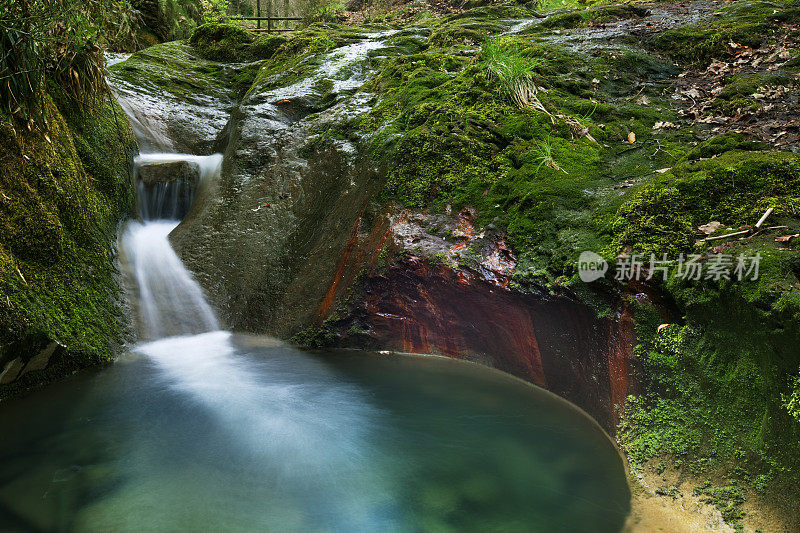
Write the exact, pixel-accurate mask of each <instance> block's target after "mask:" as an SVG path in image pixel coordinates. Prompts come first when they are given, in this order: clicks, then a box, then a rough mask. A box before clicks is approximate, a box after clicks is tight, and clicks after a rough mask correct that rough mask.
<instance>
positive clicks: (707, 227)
mask: <svg viewBox="0 0 800 533" xmlns="http://www.w3.org/2000/svg"><path fill="white" fill-rule="evenodd" d="M721 226H722V222H719V221H717V220H712V221H711V222H709V223H708V224H703V225H702V226H698V227H697V230H698V231H700V232H701V233H705V234H706V235H711V234H712V233H714V232H715V231H717V230H718V229H719V228H720V227H721Z"/></svg>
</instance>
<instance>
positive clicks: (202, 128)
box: [108, 42, 243, 155]
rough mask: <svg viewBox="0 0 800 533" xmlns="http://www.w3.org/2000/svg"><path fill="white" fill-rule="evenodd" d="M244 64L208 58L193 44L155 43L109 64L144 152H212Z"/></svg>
mask: <svg viewBox="0 0 800 533" xmlns="http://www.w3.org/2000/svg"><path fill="white" fill-rule="evenodd" d="M242 68H243V67H241V66H237V65H225V64H220V63H214V62H211V61H207V60H204V59H202V58H201V57H199V56H198V55H197V53H196V51H195V50H194V49H193V48H192V47H191V46H189V45H188V44H185V43H182V42H170V43H164V44H159V45H156V46H151V47H150V48H147V49H146V50H142V51H141V52H137V53H135V54H133V55H132V56H131V57H130V58H128V59H127V60H126V61H123V62H121V63H117V64H115V65H113V66H111V67H110V68H109V79H108V81H109V84H110V86H111V88H112V90H113V92H114V95H115V96H116V97H117V100H118V101H119V103H120V105H121V106H122V107H123V109H125V112H126V114H127V115H128V118H129V119H130V121H131V125H132V126H133V129H134V131H135V132H136V136H137V138H138V139H139V142H140V149H141V150H142V152H183V153H188V154H198V155H204V154H205V155H207V154H211V153H213V152H214V151H215V150H214V143H215V141H216V139H217V136H218V135H219V134H220V132H221V131H222V130H223V128H224V127H225V124H226V123H227V122H228V119H229V117H230V112H231V109H232V108H233V107H234V105H235V103H236V96H237V95H236V89H237V88H236V84H235V83H234V82H233V80H234V78H235V77H236V76H237V75H238V74H239V71H240V70H241V69H242Z"/></svg>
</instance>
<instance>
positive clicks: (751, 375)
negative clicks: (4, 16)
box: [111, 1, 800, 529]
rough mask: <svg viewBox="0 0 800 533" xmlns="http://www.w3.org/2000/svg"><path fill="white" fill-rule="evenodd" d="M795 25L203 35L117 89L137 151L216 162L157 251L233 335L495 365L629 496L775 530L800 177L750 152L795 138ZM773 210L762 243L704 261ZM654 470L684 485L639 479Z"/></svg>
mask: <svg viewBox="0 0 800 533" xmlns="http://www.w3.org/2000/svg"><path fill="white" fill-rule="evenodd" d="M797 9H798V8H796V7H795V6H794V4H792V3H790V2H780V3H779V4H773V3H766V2H733V3H723V2H706V1H701V2H692V3H688V4H674V3H656V4H643V5H637V6H613V5H612V6H596V7H591V8H587V9H579V10H560V11H556V12H551V13H548V14H547V16H545V17H542V16H540V15H539V14H537V13H535V12H534V11H532V10H531V9H529V8H527V7H525V6H519V5H496V6H488V7H479V8H476V9H472V10H468V11H465V12H463V13H458V14H454V15H448V16H445V17H441V18H437V19H433V20H428V19H424V18H420V19H418V20H412V21H407V22H406V23H404V24H373V25H367V26H363V27H349V26H337V25H314V26H311V27H309V28H308V29H306V30H303V31H302V32H298V33H297V34H295V35H293V36H291V37H289V38H281V37H265V38H259V39H257V40H255V41H254V42H253V40H252V39H250V38H249V37H246V36H244V37H243V36H242V35H241V34H240V33H237V31H236V30H234V29H231V28H228V27H221V28H216V29H215V30H214V31H208V29H207V28H206V31H205V33H203V32H200V34H196V37H195V38H193V39H192V42H191V43H187V42H173V43H166V44H162V45H157V46H154V47H151V48H149V49H147V50H144V51H142V52H139V53H137V54H134V55H133V56H132V57H131V58H130V59H128V60H126V61H124V62H121V63H118V64H116V65H114V66H113V67H111V72H112V75H111V81H112V85H113V86H114V88H115V91H116V92H117V95H118V97H119V99H120V102H121V103H122V104H123V106H127V107H129V108H131V109H135V111H134V112H133V113H132V115H133V116H134V119H133V123H134V124H133V125H134V129H135V130H137V132H138V133H140V135H142V134H144V136H145V137H147V138H149V143H150V146H151V148H152V149H153V150H156V149H158V150H163V149H164V148H165V147H168V148H169V149H170V150H171V151H184V152H187V153H194V154H200V155H203V154H207V155H210V154H212V153H216V152H219V153H222V154H224V163H223V167H222V172H221V175H220V177H219V178H218V179H217V180H213V182H211V183H208V184H206V185H204V186H203V187H202V188H201V189H199V190H198V191H197V199H196V200H195V201H194V203H193V204H192V207H191V209H189V211H188V214H187V216H186V218H185V219H184V221H183V222H182V223H181V224H180V225H179V226H178V228H177V229H176V230H175V232H173V234H172V236H171V240H172V243H173V245H174V246H175V248H176V250H177V252H178V253H179V255H180V256H181V258H182V259H183V261H184V262H185V263H186V265H187V267H188V268H189V269H190V270H191V271H192V272H193V273H194V274H195V276H196V277H197V279H198V281H199V282H200V284H201V285H202V286H203V288H204V290H205V291H206V293H207V294H208V295H209V297H210V300H211V304H212V306H213V307H214V308H215V309H216V310H217V312H218V314H219V316H220V318H221V319H222V321H223V322H224V323H225V324H227V325H228V326H230V327H231V328H233V329H234V330H237V331H245V332H254V333H269V334H272V335H276V336H279V337H283V338H292V339H294V340H295V341H296V342H298V343H300V344H302V345H307V346H317V347H319V346H337V347H360V348H371V349H381V350H398V351H407V352H415V353H436V354H443V355H447V356H449V357H454V358H459V359H467V360H471V361H476V362H480V363H483V364H486V365H489V366H493V367H495V368H499V369H501V370H505V371H507V372H509V373H511V374H514V375H516V376H518V377H521V378H523V379H526V380H528V381H530V382H533V383H536V384H538V385H541V386H544V387H546V388H548V389H550V390H552V391H554V392H556V393H557V394H559V395H561V396H563V397H565V398H567V399H569V400H570V401H572V402H574V403H576V404H577V405H579V406H580V407H582V408H583V409H585V410H586V411H587V412H589V413H590V414H591V415H592V416H593V417H594V418H595V419H596V420H598V421H599V422H600V423H601V424H602V426H603V427H604V428H605V429H606V431H608V432H609V433H611V434H616V435H617V438H618V442H619V443H620V445H621V447H622V448H623V450H624V451H625V452H626V454H627V457H628V459H629V460H630V462H631V466H632V472H633V474H632V475H633V477H634V478H636V477H637V476H638V478H639V479H640V480H645V481H644V482H645V483H646V484H647V485H646V488H644V489H643V491H642V495H645V496H646V495H647V494H648V493H649V494H653V495H655V494H656V493H658V494H662V498H663V499H670V498H673V497H674V496H675V495H676V494H679V495H689V494H691V495H693V496H694V497H696V498H697V499H698V500H699V501H700V502H701V505H704V506H705V509H707V511H708V513H709V514H710V515H715V513H716V515H715V516H717V517H718V518H719V520H722V521H727V522H728V523H729V524H732V525H735V526H737V527H738V526H741V527H745V525H746V527H748V528H753V527H759V524H760V523H761V522H759V520H767V522H768V521H769V520H773V522H770V523H775V522H774V521H775V520H777V521H778V522H780V523H785V524H787V525H786V526H785V527H787V528H790V529H791V525H790V524H791V522H790V521H782V517H783V516H784V515H785V516H790V515H791V509H794V508H796V505H797V503H796V502H797V500H795V499H793V497H792V496H790V495H789V494H791V491H790V492H786V490H785V489H786V487H790V486H792V483H793V482H792V479H794V477H793V476H794V475H795V474H793V472H794V468H795V466H794V465H795V464H796V460H797V457H798V456H799V455H798V454H797V453H796V452H797V449H796V446H797V440H796V439H795V438H794V437H793V436H796V435H797V432H798V427H797V425H798V422H797V420H796V419H795V418H794V415H793V414H792V411H791V409H790V408H788V407H787V405H789V404H788V403H787V401H784V400H782V398H791V397H792V394H794V392H793V390H794V389H793V388H792V387H793V385H792V383H793V381H792V379H793V376H796V375H797V372H798V366H800V360H798V357H797V352H796V349H795V348H794V347H795V346H796V341H797V339H798V338H799V337H798V330H799V328H800V326H798V324H799V323H798V321H797V319H796V317H797V316H798V315H797V309H798V307H797V305H798V304H797V302H798V288H800V285H798V284H797V275H798V271H797V267H796V262H797V260H796V257H797V254H796V250H795V244H794V241H793V240H792V235H793V233H792V230H793V229H796V228H797V226H798V219H797V198H798V194H799V193H800V178H799V177H798V176H800V172H799V171H798V169H800V163H798V160H797V158H796V156H795V155H794V154H793V149H794V148H795V145H794V144H793V143H792V142H791V141H789V142H779V141H776V143H775V144H774V145H772V146H771V145H768V144H765V141H772V140H776V139H779V138H785V139H789V140H791V139H792V138H793V136H794V135H795V132H796V130H797V125H796V122H794V118H793V116H792V115H791V106H786V105H783V107H781V105H782V104H781V103H780V102H781V98H795V94H796V91H797V85H796V78H797V74H796V66H795V61H794V57H795V50H796V45H795V43H796V40H795V37H796V32H795V29H794V28H795V26H794V24H795V20H798V10H797ZM492 39H497V40H498V42H500V43H502V47H503V49H504V50H505V52H503V53H505V54H507V55H508V54H511V55H514V54H516V55H518V56H520V57H522V58H524V59H525V60H526V61H528V62H531V63H534V64H535V65H536V66H535V68H534V69H533V70H531V71H530V74H529V77H530V80H531V83H532V84H533V87H534V89H533V93H532V94H533V95H534V101H533V102H530V103H531V105H528V106H523V107H519V106H518V105H516V104H515V100H514V99H513V98H512V96H511V95H510V94H508V93H507V92H505V90H504V89H503V88H502V85H501V84H500V83H499V81H498V78H497V77H496V76H494V75H492V70H491V58H490V57H488V56H487V53H488V52H487V50H488V47H489V45H487V43H488V42H489V41H491V40H492ZM721 69H727V70H726V71H724V72H722V70H721ZM720 72H722V73H720ZM703 80H706V81H708V83H713V84H715V85H713V86H711V85H703V83H704V82H703ZM751 89H752V91H753V92H749V91H750V90H751ZM776 95H777V96H776ZM787 95H788V96H787ZM776 106H777V107H776ZM129 113H130V111H129ZM760 116H764V117H767V119H768V121H767V122H768V123H769V124H770V126H769V128H766V129H765V128H761V129H759V130H758V131H756V130H754V129H753V127H752V124H753V121H757V120H759V117H760ZM787 136H788V137H787ZM145 144H147V143H145ZM145 148H146V147H145ZM770 207H771V208H772V215H771V219H770V223H769V225H767V226H765V228H771V229H765V231H761V230H759V231H758V232H756V231H751V232H750V233H747V239H746V240H739V239H726V238H724V237H723V238H717V239H716V240H710V241H706V242H700V243H699V244H696V241H701V240H702V239H705V238H707V237H709V236H710V237H714V238H716V237H721V236H724V235H725V233H726V232H734V230H737V229H740V228H742V227H752V226H753V225H754V224H755V222H756V221H757V220H758V219H759V218H760V217H761V215H762V214H763V213H764V212H765V211H766V210H767V209H768V208H770ZM712 221H718V222H719V224H718V225H716V226H714V229H712V230H711V231H715V230H716V231H717V233H713V234H710V235H709V234H706V233H703V232H702V231H698V229H697V228H698V227H699V226H701V225H706V224H708V223H709V222H712ZM585 250H591V251H594V252H597V253H599V254H602V255H603V256H604V257H605V258H606V259H607V260H608V261H609V262H611V263H612V264H613V262H614V258H615V257H617V256H619V255H622V256H625V255H626V254H627V255H631V254H634V253H635V254H641V256H642V257H646V258H648V259H649V258H650V254H651V253H652V254H654V255H657V256H658V257H662V255H663V254H670V255H671V256H673V257H676V258H677V257H678V255H679V254H681V253H684V254H689V253H698V254H700V255H701V256H706V257H707V256H709V254H714V253H717V254H718V253H723V254H728V255H731V256H735V255H737V254H745V253H746V254H756V253H758V254H761V257H763V258H764V260H763V262H762V270H761V273H762V276H761V277H760V278H759V280H757V281H754V282H752V283H750V284H735V283H730V282H729V280H726V279H711V280H704V282H703V283H700V284H692V283H686V282H684V281H683V280H680V279H677V278H675V277H671V278H670V279H669V280H667V281H665V282H664V281H662V282H659V281H658V280H649V281H645V282H643V283H633V282H626V280H624V279H623V280H621V281H622V282H620V281H615V280H613V279H611V278H612V277H613V276H612V275H611V273H610V274H609V276H607V277H606V278H605V279H603V280H599V281H597V282H594V283H592V284H586V283H583V282H581V281H580V279H579V276H578V273H577V259H578V256H579V254H580V253H581V252H582V251H585ZM743 324H744V325H746V326H747V328H746V329H747V331H746V332H745V331H744V328H743ZM758 420H761V421H762V422H757V421H758ZM732 457H733V458H735V459H733V460H732V459H731V458H732ZM667 466H669V467H670V468H676V469H678V470H679V471H680V470H681V469H684V470H686V471H690V472H692V473H693V474H695V477H692V478H691V479H692V480H694V481H685V480H684V478H680V480H679V481H678V482H676V483H677V484H671V485H665V486H654V484H658V483H660V481H658V480H659V479H660V478H659V477H658V475H657V474H655V475H652V476H650V477H648V476H649V475H650V474H652V472H658V471H659V470H661V471H663V470H664V468H667ZM704 476H706V477H707V479H708V482H706V481H705V479H702V480H701V478H703V477H704ZM664 479H666V478H664ZM653 480H655V481H653ZM743 501H747V502H751V503H750V504H748V505H752V502H762V501H769V502H770V503H769V506H770V509H778V510H777V511H774V512H770V513H769V519H766V518H764V517H761V518H759V517H760V514H759V512H758V511H753V510H751V511H750V512H749V514H745V511H744V510H743V509H744V508H743V506H742V502H743ZM755 505H756V508H758V503H756V504H755ZM764 506H766V504H764ZM703 512H705V511H703ZM776 516H777V518H775V517H776ZM767 522H764V523H767ZM720 523H722V522H720ZM782 527H783V526H782Z"/></svg>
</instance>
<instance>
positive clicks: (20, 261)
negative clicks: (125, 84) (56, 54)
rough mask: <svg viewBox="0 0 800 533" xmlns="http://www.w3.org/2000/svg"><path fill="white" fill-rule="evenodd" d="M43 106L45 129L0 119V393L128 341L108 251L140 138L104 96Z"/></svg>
mask: <svg viewBox="0 0 800 533" xmlns="http://www.w3.org/2000/svg"><path fill="white" fill-rule="evenodd" d="M56 102H58V104H56ZM46 103H47V116H48V127H47V129H46V130H43V131H39V130H33V131H29V130H27V129H26V128H21V127H19V125H16V126H17V127H15V125H14V124H13V123H12V122H11V121H10V120H9V119H7V118H4V119H3V122H2V123H0V139H2V142H0V294H2V298H0V398H3V397H6V396H8V395H10V394H13V393H15V392H18V391H20V390H23V389H25V388H27V387H30V386H33V385H36V384H38V383H41V382H44V381H49V380H52V379H55V378H58V377H62V376H64V375H65V374H67V373H69V372H70V371H73V370H75V369H78V368H82V367H85V366H88V365H91V364H97V363H100V362H103V361H110V360H111V359H112V358H113V356H114V353H115V349H116V348H115V347H117V346H119V345H120V344H121V343H122V342H123V340H124V333H125V326H124V324H125V320H126V319H125V317H124V315H123V312H122V307H121V304H120V303H119V287H118V285H117V280H116V270H115V267H114V255H113V250H114V242H115V238H116V230H117V227H118V224H119V221H120V220H121V219H122V218H124V217H126V216H128V215H129V214H130V213H131V211H132V209H133V205H134V196H133V186H132V179H131V175H130V168H131V159H132V157H133V154H134V153H135V151H136V142H135V140H134V138H133V133H132V131H131V129H130V126H129V125H128V122H127V120H126V118H125V114H124V113H123V112H122V110H121V109H120V107H119V105H117V103H116V102H115V101H114V100H113V99H111V98H110V97H106V98H104V99H103V100H102V101H101V102H99V103H98V105H96V106H93V107H92V108H78V107H75V106H74V105H73V104H71V103H69V102H68V101H67V100H65V99H64V100H62V99H60V98H58V95H56V98H55V100H54V99H52V98H50V97H47V98H46Z"/></svg>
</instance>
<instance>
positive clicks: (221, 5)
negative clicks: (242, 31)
mask: <svg viewBox="0 0 800 533" xmlns="http://www.w3.org/2000/svg"><path fill="white" fill-rule="evenodd" d="M228 3H229V2H228V0H200V13H201V15H202V17H203V22H205V23H208V22H223V21H224V20H226V19H227V18H228Z"/></svg>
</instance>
